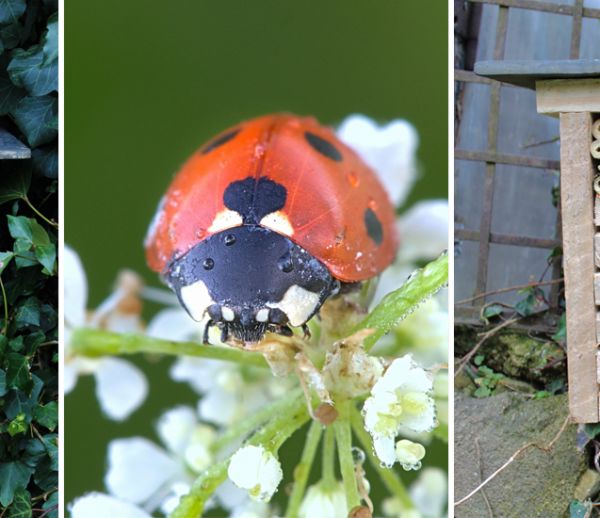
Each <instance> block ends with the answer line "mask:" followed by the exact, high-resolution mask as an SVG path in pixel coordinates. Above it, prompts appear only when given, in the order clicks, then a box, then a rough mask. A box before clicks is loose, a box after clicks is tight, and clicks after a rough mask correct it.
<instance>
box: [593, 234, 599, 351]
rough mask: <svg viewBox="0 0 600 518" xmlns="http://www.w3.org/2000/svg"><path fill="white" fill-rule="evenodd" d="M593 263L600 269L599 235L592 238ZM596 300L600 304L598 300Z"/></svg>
mask: <svg viewBox="0 0 600 518" xmlns="http://www.w3.org/2000/svg"><path fill="white" fill-rule="evenodd" d="M594 263H595V264H596V268H600V234H596V235H595V236H594ZM596 300H597V301H598V302H600V300H598V299H596ZM599 343H600V342H599Z"/></svg>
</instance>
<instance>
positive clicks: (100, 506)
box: [69, 493, 152, 518]
mask: <svg viewBox="0 0 600 518" xmlns="http://www.w3.org/2000/svg"><path fill="white" fill-rule="evenodd" d="M69 510H70V512H71V518H106V517H107V516H112V517H114V518H152V517H151V515H149V514H148V513H147V512H145V511H143V510H142V509H140V508H139V507H136V506H135V505H132V504H130V503H129V502H123V501H122V500H119V499H117V498H114V497H112V496H109V495H105V494H104V493H88V494H87V495H85V496H82V497H81V498H78V499H76V500H75V502H73V504H71V506H70V509H69Z"/></svg>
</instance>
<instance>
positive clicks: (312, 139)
mask: <svg viewBox="0 0 600 518" xmlns="http://www.w3.org/2000/svg"><path fill="white" fill-rule="evenodd" d="M304 138H305V139H306V141H307V142H308V143H309V144H310V145H311V146H312V148H313V149H314V150H315V151H318V152H319V153H321V154H322V155H324V156H326V157H327V158H331V160H335V161H336V162H341V161H342V154H341V153H340V151H339V150H338V149H337V148H336V147H335V146H334V145H333V144H332V143H331V142H329V141H327V140H325V139H322V138H321V137H319V136H318V135H315V134H314V133H311V132H310V131H305V132H304Z"/></svg>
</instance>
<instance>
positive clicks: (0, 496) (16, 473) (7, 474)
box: [0, 460, 32, 507]
mask: <svg viewBox="0 0 600 518" xmlns="http://www.w3.org/2000/svg"><path fill="white" fill-rule="evenodd" d="M31 472H32V470H31V468H29V467H28V466H26V465H25V464H23V463H22V462H21V461H18V460H15V461H12V462H2V463H0V504H2V505H3V506H5V507H8V506H9V505H10V504H11V503H12V501H13V498H14V495H15V491H16V490H17V489H18V488H20V487H21V488H23V487H27V484H28V483H29V478H30V477H31Z"/></svg>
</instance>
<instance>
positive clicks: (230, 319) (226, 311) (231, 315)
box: [221, 306, 235, 322]
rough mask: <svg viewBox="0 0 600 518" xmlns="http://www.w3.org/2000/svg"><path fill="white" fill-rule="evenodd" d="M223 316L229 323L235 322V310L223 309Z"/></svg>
mask: <svg viewBox="0 0 600 518" xmlns="http://www.w3.org/2000/svg"><path fill="white" fill-rule="evenodd" d="M221 315H223V319H224V320H227V322H233V321H234V320H235V313H234V312H233V309H231V308H228V307H227V306H223V307H222V308H221Z"/></svg>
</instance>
